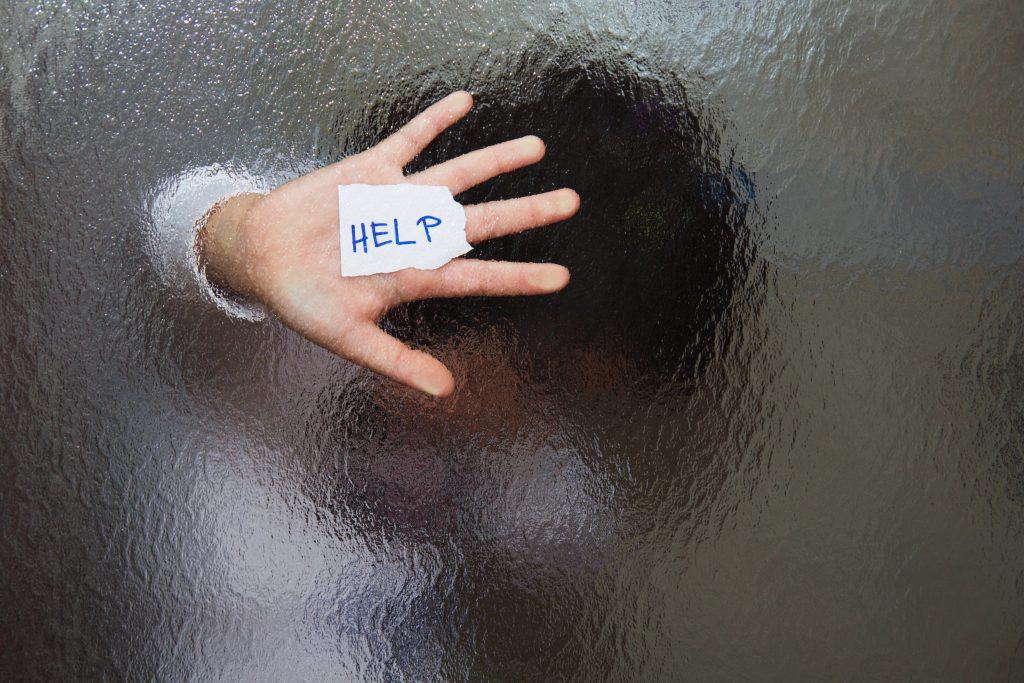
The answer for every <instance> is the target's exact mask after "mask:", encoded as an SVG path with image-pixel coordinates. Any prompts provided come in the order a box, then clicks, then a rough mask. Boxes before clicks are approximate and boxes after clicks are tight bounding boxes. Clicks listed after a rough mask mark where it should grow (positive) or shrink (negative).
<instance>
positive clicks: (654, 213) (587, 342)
mask: <svg viewBox="0 0 1024 683" xmlns="http://www.w3.org/2000/svg"><path fill="white" fill-rule="evenodd" d="M638 73H640V71H639V70H638V68H637V66H636V65H635V64H633V63H630V62H626V61H623V62H621V63H616V62H614V61H591V62H580V61H579V56H578V55H574V56H571V57H569V56H567V57H565V58H561V57H559V56H551V55H550V54H542V53H540V52H538V53H534V54H530V55H528V56H526V57H524V59H523V60H522V62H521V63H520V64H518V65H517V66H516V68H515V72H514V73H513V74H509V77H508V78H493V79H491V80H489V81H488V82H487V83H486V84H484V85H482V86H481V87H478V88H476V89H475V95H476V101H477V106H476V107H475V109H474V111H473V112H472V113H471V114H470V115H469V116H468V117H467V118H466V119H465V120H464V121H463V122H461V123H460V124H458V125H457V126H456V127H455V128H453V129H452V130H451V131H449V132H447V133H446V134H444V135H443V136H442V137H441V138H440V139H439V140H438V141H437V142H435V143H434V144H433V145H432V146H431V147H430V149H428V150H427V152H426V153H425V154H424V155H423V156H422V157H421V159H419V160H417V162H416V168H419V167H421V166H425V165H428V164H432V163H436V162H438V161H442V160H444V159H446V158H450V157H452V156H455V155H457V154H460V153H464V152H466V151H469V150H471V149H475V148H479V147H481V146H484V145H488V144H493V143H497V142H501V141H503V140H506V139H510V138H513V137H517V136H519V135H526V134H537V135H539V136H540V137H541V138H542V139H543V140H544V141H545V142H546V144H547V149H548V152H547V156H546V158H545V159H544V160H543V161H542V162H541V163H540V164H538V165H537V166H536V167H533V168H530V169H526V170H523V171H518V172H515V173H513V174H509V175H507V176H503V177H501V178H499V179H497V180H495V181H492V182H491V183H488V184H485V185H484V186H482V187H479V188H475V189H474V190H471V191H470V192H467V193H465V194H464V195H462V196H461V197H460V198H459V199H460V201H462V202H463V203H466V204H469V203H474V202H478V201H486V200H490V199H500V198H508V197H513V196H518V195H525V194H530V193H535V192H540V191H544V190H548V189H555V188H558V187H562V186H566V187H571V188H573V189H575V190H576V191H577V192H579V194H580V196H581V198H582V207H581V210H580V212H579V214H578V215H577V216H576V217H575V218H573V219H572V220H570V221H567V222H565V223H561V224H557V225H555V226H552V227H548V228H542V229H539V230H537V231H534V232H530V233H526V234H522V235H516V236H512V237H508V238H504V239H500V240H495V241H492V242H490V243H486V244H484V245H482V246H481V247H480V248H478V249H477V250H475V251H474V252H472V253H471V256H474V257H477V258H491V259H501V260H525V261H552V262H556V263H561V264H564V265H565V266H567V267H568V268H569V269H570V271H571V273H572V281H571V283H570V285H569V287H568V288H567V289H566V290H565V291H563V292H561V293H558V294H556V295H553V296H550V297H542V298H523V299H504V300H484V301H481V300H472V301H465V300H463V301H447V302H436V301H435V302H426V303H421V304H416V305H415V306H412V307H410V308H409V309H408V310H407V311H405V312H399V313H397V314H396V315H394V316H392V317H391V318H390V319H389V321H390V322H391V324H392V325H393V327H392V331H393V332H395V333H396V334H397V335H399V336H402V337H404V338H406V339H409V340H412V341H416V342H421V343H422V342H429V341H436V339H437V338H438V335H442V336H443V335H444V334H445V329H449V330H450V329H451V328H461V327H462V324H461V323H464V324H465V325H466V326H467V327H474V328H476V329H479V328H481V327H486V326H488V325H499V326H506V325H510V326H511V327H512V328H514V330H508V331H510V332H512V331H514V333H515V335H516V336H517V338H518V339H519V340H520V341H519V343H520V344H521V345H522V349H523V352H524V353H530V354H532V355H533V357H532V358H531V359H530V361H529V365H530V367H532V368H535V369H537V368H540V369H543V368H545V367H546V366H549V365H550V364H551V363H560V362H562V361H563V360H564V356H563V355H562V354H560V353H559V352H558V351H557V350H558V349H565V348H579V347H586V348H589V349H595V350H596V349H603V350H606V351H608V352H609V353H610V354H612V355H615V356H618V355H619V354H625V355H626V357H627V358H628V359H629V361H630V365H631V367H635V368H639V369H641V370H643V371H644V373H646V372H652V371H653V372H655V373H656V375H657V377H658V378H659V379H666V378H669V377H671V378H674V379H681V380H687V379H692V378H693V377H694V376H695V374H696V372H697V370H698V369H699V366H700V364H701V362H702V359H705V358H707V357H708V356H709V355H711V354H709V353H708V345H709V344H711V343H713V342H712V340H713V338H714V335H713V332H714V330H715V326H716V324H717V322H718V320H719V318H720V317H721V315H722V313H723V311H724V310H725V307H726V306H727V304H728V303H729V301H730V299H731V297H732V295H733V292H734V289H735V287H736V285H737V283H741V282H742V281H743V278H744V277H745V275H746V272H747V271H748V269H749V267H750V263H751V255H750V253H749V246H748V241H747V239H746V228H745V219H746V213H747V209H748V204H749V202H750V200H751V198H752V194H753V191H754V190H753V184H752V182H751V179H750V178H749V177H748V176H747V174H746V173H744V171H743V170H742V169H740V168H737V167H735V166H733V165H732V163H731V160H730V159H728V158H722V155H721V150H720V143H719V140H718V128H719V126H717V125H716V122H715V121H714V120H712V119H711V117H710V115H709V114H708V113H707V112H706V111H704V110H702V109H700V108H699V107H697V106H694V105H692V104H691V102H690V101H689V99H688V97H687V94H686V90H685V89H684V88H683V86H682V84H680V83H678V82H674V81H672V80H661V79H658V80H655V79H653V78H644V77H642V76H639V75H638ZM527 75H528V79H526V78H525V77H526V76H527ZM453 89H454V88H453ZM395 90H398V88H396V89H395ZM392 92H394V90H393V91H392ZM444 92H445V88H443V87H436V86H435V87H432V88H431V89H430V90H429V92H416V94H415V95H414V96H412V97H410V98H409V99H406V100H400V101H396V100H394V99H390V100H389V99H382V100H380V101H379V102H377V103H376V104H375V105H374V106H373V107H372V108H371V109H370V110H369V111H368V112H367V113H366V116H365V118H364V119H363V121H362V123H361V125H360V126H359V127H358V129H357V133H356V135H355V136H354V138H356V139H354V140H351V141H349V142H350V145H351V146H352V147H354V148H358V147H365V146H366V145H368V144H370V143H371V142H372V141H373V139H365V140H360V139H359V138H362V137H363V136H364V135H367V136H368V135H369V132H370V131H377V132H376V133H375V134H374V138H376V137H379V136H380V135H381V134H384V133H387V132H390V131H392V130H394V129H395V128H397V127H398V126H400V125H401V124H402V123H403V122H404V121H405V120H407V119H408V118H409V117H410V116H411V115H412V114H413V113H415V112H416V111H418V110H421V109H422V108H424V107H425V106H427V105H428V104H430V102H432V101H434V100H436V99H437V98H438V97H440V96H441V95H442V94H443V93H444ZM360 143H361V144H360ZM406 315H408V316H409V318H408V319H406V318H405V316H406Z"/></svg>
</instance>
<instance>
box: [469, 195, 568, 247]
mask: <svg viewBox="0 0 1024 683" xmlns="http://www.w3.org/2000/svg"><path fill="white" fill-rule="evenodd" d="M579 208H580V196H579V195H578V194H576V193H575V192H573V191H572V190H569V189H562V190H554V191H553V192H545V193H543V194H535V195H532V196H529V197H518V198H516V199H505V200H502V201H496V202H486V203H484V204H474V205H473V206H467V207H466V239H468V240H469V241H470V242H471V243H473V244H476V243H478V242H483V241H484V240H489V239H492V238H494V237H501V236H502V235H512V234H514V233H517V232H522V231H523V230H529V229H530V228H538V227H540V226H542V225H549V224H551V223H557V222H558V221H564V220H565V219H567V218H572V217H573V216H574V215H576V212H577V211H579Z"/></svg>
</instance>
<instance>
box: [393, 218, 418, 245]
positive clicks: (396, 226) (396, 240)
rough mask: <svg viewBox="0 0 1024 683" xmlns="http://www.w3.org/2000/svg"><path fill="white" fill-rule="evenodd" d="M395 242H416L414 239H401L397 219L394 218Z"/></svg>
mask: <svg viewBox="0 0 1024 683" xmlns="http://www.w3.org/2000/svg"><path fill="white" fill-rule="evenodd" d="M395 244H416V240H407V241H405V242H403V241H402V238H401V237H400V236H399V234H398V219H397V218H396V219H395Z"/></svg>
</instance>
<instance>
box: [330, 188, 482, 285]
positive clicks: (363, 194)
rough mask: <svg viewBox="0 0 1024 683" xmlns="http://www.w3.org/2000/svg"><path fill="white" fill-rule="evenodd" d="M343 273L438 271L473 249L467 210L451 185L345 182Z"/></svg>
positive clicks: (340, 200) (340, 210) (341, 206)
mask: <svg viewBox="0 0 1024 683" xmlns="http://www.w3.org/2000/svg"><path fill="white" fill-rule="evenodd" d="M338 218H339V220H340V230H341V274H342V276H345V277H353V276H357V275H373V274H374V273H393V272H395V271H396V270H402V269H403V268H421V269H423V270H433V269H435V268H440V267H441V266H443V265H444V264H446V263H448V262H449V261H451V260H452V259H453V258H455V257H456V256H461V255H462V254H465V253H466V252H467V251H469V250H470V249H472V248H473V247H471V246H470V245H469V242H467V241H466V212H465V210H463V208H462V205H461V204H459V203H458V202H457V201H455V198H454V197H452V193H451V191H450V190H449V189H448V188H447V187H443V186H432V185H410V184H402V185H339V186H338Z"/></svg>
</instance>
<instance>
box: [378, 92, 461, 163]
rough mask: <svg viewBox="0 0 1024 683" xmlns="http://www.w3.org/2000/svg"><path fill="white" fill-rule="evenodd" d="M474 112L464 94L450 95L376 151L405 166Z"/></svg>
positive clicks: (386, 140)
mask: <svg viewBox="0 0 1024 683" xmlns="http://www.w3.org/2000/svg"><path fill="white" fill-rule="evenodd" d="M472 108H473V96H472V95H470V94H469V93H468V92H466V91H465V90H459V91H458V92H453V93H452V94H451V95H448V96H447V97H445V98H444V99H442V100H440V101H438V102H435V103H434V104H432V105H431V106H429V107H427V108H426V109H425V110H424V111H422V112H420V113H419V114H417V116H416V117H415V118H414V119H413V120H412V121H409V123H407V124H405V125H404V126H402V127H401V128H399V129H398V130H397V131H396V132H394V133H393V134H392V135H391V136H389V137H388V138H386V139H385V140H384V141H383V142H381V143H380V144H378V145H377V151H378V152H379V153H380V154H383V155H384V156H386V157H387V158H388V159H389V160H391V161H394V162H395V163H397V164H398V165H399V166H405V165H406V164H408V163H409V162H410V161H412V160H413V158H415V157H416V155H417V154H419V153H420V152H422V151H423V150H424V149H425V148H426V146H427V145H429V144H430V143H431V142H433V140H434V138H436V137H437V136H438V135H440V134H441V133H442V132H443V131H444V130H445V129H446V128H448V127H449V126H451V125H452V124H454V123H455V122H456V121H458V120H459V119H461V118H462V117H463V116H465V115H466V114H467V113H469V110H470V109H472Z"/></svg>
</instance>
